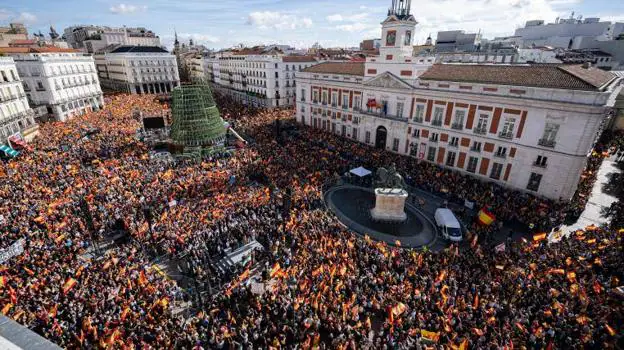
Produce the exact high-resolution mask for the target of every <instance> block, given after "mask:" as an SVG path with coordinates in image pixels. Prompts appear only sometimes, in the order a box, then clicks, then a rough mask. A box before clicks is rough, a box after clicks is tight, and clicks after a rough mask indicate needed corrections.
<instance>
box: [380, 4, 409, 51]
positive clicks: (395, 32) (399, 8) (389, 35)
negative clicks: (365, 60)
mask: <svg viewBox="0 0 624 350" xmlns="http://www.w3.org/2000/svg"><path fill="white" fill-rule="evenodd" d="M411 7H412V0H392V4H391V7H390V8H389V9H388V17H387V18H386V19H385V20H384V21H383V22H382V23H381V24H382V29H381V40H382V43H381V47H380V49H379V51H380V54H381V59H382V60H383V59H385V60H388V61H396V60H399V61H402V60H403V59H404V58H405V57H411V56H412V52H413V47H412V42H413V38H414V29H415V28H416V24H418V22H417V21H416V19H415V18H414V16H412V14H411V13H410V11H411Z"/></svg>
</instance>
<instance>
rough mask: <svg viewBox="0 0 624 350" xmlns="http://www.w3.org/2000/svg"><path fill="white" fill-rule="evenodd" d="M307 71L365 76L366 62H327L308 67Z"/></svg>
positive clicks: (305, 70)
mask: <svg viewBox="0 0 624 350" xmlns="http://www.w3.org/2000/svg"><path fill="white" fill-rule="evenodd" d="M303 71H304V72H306V73H327V74H344V75H359V76H364V62H325V63H321V64H317V65H314V66H311V67H308V68H306V69H304V70H303Z"/></svg>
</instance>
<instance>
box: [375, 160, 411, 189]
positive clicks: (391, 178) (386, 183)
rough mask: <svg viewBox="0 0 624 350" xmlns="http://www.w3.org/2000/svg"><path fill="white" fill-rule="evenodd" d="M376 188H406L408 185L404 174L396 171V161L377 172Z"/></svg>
mask: <svg viewBox="0 0 624 350" xmlns="http://www.w3.org/2000/svg"><path fill="white" fill-rule="evenodd" d="M375 188H400V189H403V190H404V189H406V188H407V185H406V184H405V180H403V176H401V174H399V173H398V172H397V171H396V166H395V165H394V163H392V164H391V165H390V168H388V169H385V168H379V169H377V173H376V174H375Z"/></svg>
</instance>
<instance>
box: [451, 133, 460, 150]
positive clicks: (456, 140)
mask: <svg viewBox="0 0 624 350" xmlns="http://www.w3.org/2000/svg"><path fill="white" fill-rule="evenodd" d="M449 146H453V147H459V137H455V136H453V137H451V141H449Z"/></svg>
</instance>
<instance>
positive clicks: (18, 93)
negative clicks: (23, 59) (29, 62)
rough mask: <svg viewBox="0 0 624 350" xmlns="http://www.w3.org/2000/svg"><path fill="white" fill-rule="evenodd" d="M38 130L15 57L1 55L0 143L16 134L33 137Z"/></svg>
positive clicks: (26, 137) (5, 141) (28, 137)
mask: <svg viewBox="0 0 624 350" xmlns="http://www.w3.org/2000/svg"><path fill="white" fill-rule="evenodd" d="M38 130H39V126H38V125H37V123H36V122H35V115H34V112H33V110H32V109H31V108H30V106H29V105H28V101H27V100H26V93H25V92H24V88H23V87H22V81H21V79H20V77H19V75H18V73H17V67H16V66H15V62H14V61H13V58H11V57H0V144H8V143H9V138H10V137H11V136H14V135H16V134H19V135H20V137H23V138H25V139H27V140H29V139H32V138H33V137H35V136H36V135H37V133H38Z"/></svg>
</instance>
